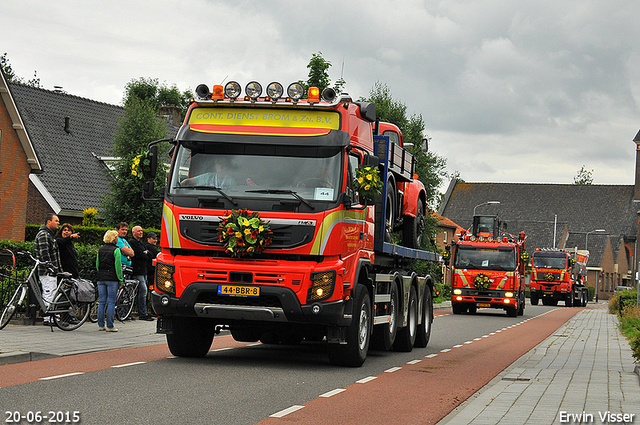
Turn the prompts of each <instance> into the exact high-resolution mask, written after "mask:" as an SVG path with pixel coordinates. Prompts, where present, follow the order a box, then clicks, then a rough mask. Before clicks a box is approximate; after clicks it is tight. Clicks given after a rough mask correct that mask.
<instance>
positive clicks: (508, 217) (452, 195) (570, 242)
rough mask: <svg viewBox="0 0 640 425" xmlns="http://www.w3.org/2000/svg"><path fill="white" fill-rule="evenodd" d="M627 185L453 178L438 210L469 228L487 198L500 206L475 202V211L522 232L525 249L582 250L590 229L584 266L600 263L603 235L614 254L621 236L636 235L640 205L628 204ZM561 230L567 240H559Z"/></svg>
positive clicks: (629, 192)
mask: <svg viewBox="0 0 640 425" xmlns="http://www.w3.org/2000/svg"><path fill="white" fill-rule="evenodd" d="M633 189H634V187H633V186H631V185H628V186H625V185H575V184H532V183H461V182H455V181H453V182H452V183H451V186H450V187H449V190H448V191H447V194H446V196H445V200H444V202H443V204H442V206H441V208H440V211H439V213H440V214H441V215H443V216H445V217H447V218H450V219H451V220H453V221H455V222H456V223H458V224H459V225H461V226H463V227H465V228H468V227H470V226H471V224H472V216H473V209H474V207H475V206H477V205H480V204H483V203H485V202H487V201H500V205H484V206H478V208H477V209H476V212H477V214H479V215H494V214H497V215H498V218H499V219H500V220H502V222H504V223H507V232H509V233H511V234H514V235H515V234H517V233H518V232H520V231H524V232H525V234H526V243H525V245H526V249H527V251H529V252H531V251H532V250H534V249H535V248H537V247H540V248H549V247H553V241H554V229H555V237H556V246H562V245H563V243H562V242H564V246H565V247H567V248H569V247H576V246H577V247H578V249H584V247H585V242H586V239H587V232H592V231H593V230H598V229H604V230H605V232H594V233H589V236H588V249H589V251H590V252H591V257H590V259H589V265H590V266H592V265H594V264H596V265H597V264H600V261H601V259H602V254H603V252H604V248H605V245H606V241H607V237H609V238H611V245H612V248H613V250H614V255H617V250H618V248H619V240H620V238H621V237H622V236H630V237H635V234H636V221H637V220H638V217H637V215H636V212H637V211H638V210H639V209H640V204H638V203H637V202H635V203H634V202H633ZM565 227H566V229H567V230H568V232H569V235H568V238H567V240H566V241H561V240H560V239H561V238H562V234H563V232H564V230H565Z"/></svg>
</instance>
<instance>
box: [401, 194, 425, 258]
mask: <svg viewBox="0 0 640 425" xmlns="http://www.w3.org/2000/svg"><path fill="white" fill-rule="evenodd" d="M423 211H424V203H423V202H422V199H418V209H417V210H416V216H415V217H411V216H409V215H405V216H404V218H403V219H402V241H403V242H404V245H405V246H406V247H408V248H416V249H419V248H420V244H421V243H422V234H423V232H424V215H423Z"/></svg>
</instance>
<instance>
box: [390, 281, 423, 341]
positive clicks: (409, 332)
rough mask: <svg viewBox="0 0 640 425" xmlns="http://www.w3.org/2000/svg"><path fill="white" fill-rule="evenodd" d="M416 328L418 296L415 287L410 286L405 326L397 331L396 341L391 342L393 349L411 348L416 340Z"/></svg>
mask: <svg viewBox="0 0 640 425" xmlns="http://www.w3.org/2000/svg"><path fill="white" fill-rule="evenodd" d="M417 329H418V297H417V295H416V288H415V287H414V286H412V287H411V292H410V294H409V311H408V312H407V326H406V327H404V328H402V329H400V330H399V331H398V335H397V336H396V342H394V343H393V349H394V350H396V351H404V352H405V353H408V352H409V351H411V350H413V344H414V343H415V342H416V333H417Z"/></svg>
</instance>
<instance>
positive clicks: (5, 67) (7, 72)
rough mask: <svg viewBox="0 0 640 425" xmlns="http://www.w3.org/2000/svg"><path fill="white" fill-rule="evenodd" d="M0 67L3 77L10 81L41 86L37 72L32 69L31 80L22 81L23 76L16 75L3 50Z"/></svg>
mask: <svg viewBox="0 0 640 425" xmlns="http://www.w3.org/2000/svg"><path fill="white" fill-rule="evenodd" d="M0 69H2V72H3V73H4V77H5V78H6V79H7V81H8V82H10V83H20V84H26V85H28V86H31V87H36V88H41V87H42V86H41V85H40V78H38V72H37V71H33V78H32V79H31V80H27V81H24V79H23V78H20V77H18V76H17V75H16V73H15V72H14V71H13V68H12V67H11V64H10V63H9V58H7V53H6V52H5V53H4V54H3V55H2V56H0Z"/></svg>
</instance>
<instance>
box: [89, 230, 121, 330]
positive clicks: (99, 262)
mask: <svg viewBox="0 0 640 425" xmlns="http://www.w3.org/2000/svg"><path fill="white" fill-rule="evenodd" d="M102 240H103V241H104V245H102V246H101V247H100V249H98V255H97V256H96V268H97V269H98V276H97V277H96V279H97V281H98V295H99V297H100V299H99V301H98V330H99V331H104V330H106V331H107V332H118V329H117V328H115V327H114V326H113V318H114V316H115V312H116V296H117V295H118V286H119V285H120V284H121V283H123V282H124V281H123V278H122V260H121V259H120V256H121V254H120V248H118V247H117V246H116V243H117V242H118V232H117V231H116V230H107V232H106V233H105V234H104V238H103V239H102ZM105 310H106V313H107V315H106V316H107V323H106V324H107V327H106V328H105V326H104V325H105V323H104V322H105Z"/></svg>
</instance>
